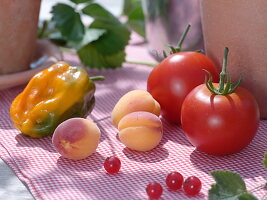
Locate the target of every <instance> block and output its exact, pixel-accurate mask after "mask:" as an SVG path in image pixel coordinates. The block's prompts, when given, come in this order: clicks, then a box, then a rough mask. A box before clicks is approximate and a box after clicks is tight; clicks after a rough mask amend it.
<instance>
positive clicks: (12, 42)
mask: <svg viewBox="0 0 267 200" xmlns="http://www.w3.org/2000/svg"><path fill="white" fill-rule="evenodd" d="M40 3H41V0H1V1H0V47H1V48H0V74H10V73H14V72H20V71H24V70H27V69H28V68H29V65H30V63H31V61H32V56H33V51H34V48H35V44H36V35H37V28H38V17H39V10H40Z"/></svg>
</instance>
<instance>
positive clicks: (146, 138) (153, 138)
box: [118, 111, 163, 151]
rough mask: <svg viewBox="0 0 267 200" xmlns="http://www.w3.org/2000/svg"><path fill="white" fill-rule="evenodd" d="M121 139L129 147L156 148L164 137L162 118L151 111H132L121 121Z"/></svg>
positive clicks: (119, 126)
mask: <svg viewBox="0 0 267 200" xmlns="http://www.w3.org/2000/svg"><path fill="white" fill-rule="evenodd" d="M118 130H119V139H120V141H121V142H122V143H123V144H124V145H125V146H126V147H128V148H129V149H132V150H136V151H149V150H151V149H153V148H155V147H156V146H157V145H158V144H159V143H160V140H161V138H162V134H163V129H162V123H161V120H160V118H159V117H158V116H157V115H155V114H152V113H149V112H143V111H141V112H132V113H129V114H127V115H125V116H124V117H123V118H122V119H121V120H120V122H119V125H118Z"/></svg>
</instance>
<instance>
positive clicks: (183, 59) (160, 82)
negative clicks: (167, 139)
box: [147, 51, 219, 123]
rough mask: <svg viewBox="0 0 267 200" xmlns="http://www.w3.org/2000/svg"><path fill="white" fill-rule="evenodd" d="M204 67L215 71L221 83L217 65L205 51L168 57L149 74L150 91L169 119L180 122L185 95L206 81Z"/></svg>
mask: <svg viewBox="0 0 267 200" xmlns="http://www.w3.org/2000/svg"><path fill="white" fill-rule="evenodd" d="M203 69H206V70H207V71H209V72H210V73H211V74H212V76H213V80H214V82H218V80H219V75H218V72H217V71H216V66H215V64H214V63H213V62H212V61H211V60H210V59H209V58H208V57H207V56H205V55H204V54H201V53H197V52H191V51H188V52H179V53H174V54H172V55H170V56H168V57H167V58H165V59H164V60H163V61H162V62H161V63H160V64H159V65H158V66H156V67H155V68H154V69H153V70H152V71H151V73H150V74H149V77H148V80H147V90H148V92H150V94H151V95H152V96H153V97H154V98H155V99H156V100H157V101H158V102H159V104H160V106H161V109H162V113H161V114H162V116H163V117H164V118H165V119H167V120H168V121H169V122H173V123H180V115H181V107H182V103H183V101H184V99H185V97H186V95H187V94H188V93H189V92H190V91H191V90H192V89H193V88H195V87H196V86H198V85H200V84H202V83H204V81H205V75H206V74H205V72H204V71H203Z"/></svg>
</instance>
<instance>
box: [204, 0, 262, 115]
mask: <svg viewBox="0 0 267 200" xmlns="http://www.w3.org/2000/svg"><path fill="white" fill-rule="evenodd" d="M266 13H267V1H266V0H253V1H251V0H243V1H242V3H241V2H240V0H231V1H225V0H216V1H214V0H201V16H202V29H203V34H204V45H205V50H206V53H207V55H208V56H210V57H211V58H212V59H213V60H214V61H215V63H216V64H217V66H218V68H219V69H221V64H222V58H223V52H224V48H225V47H228V48H229V56H228V72H229V73H230V74H231V76H232V79H233V80H237V79H238V78H239V75H240V73H242V75H243V82H242V84H241V85H242V86H243V87H245V88H247V89H248V90H249V91H250V92H251V93H252V94H253V95H254V96H255V97H256V99H257V101H258V104H259V107H260V112H261V117H262V118H267V14H266Z"/></svg>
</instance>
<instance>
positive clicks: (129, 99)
mask: <svg viewBox="0 0 267 200" xmlns="http://www.w3.org/2000/svg"><path fill="white" fill-rule="evenodd" d="M137 111H146V112H150V113H153V114H155V115H157V116H159V115H160V105H159V103H158V102H157V101H156V100H155V99H154V98H153V97H152V95H151V94H150V93H149V92H147V91H145V90H132V91H130V92H128V93H126V94H125V95H123V96H122V97H121V98H120V100H119V101H118V102H117V104H116V105H115V107H114V108H113V110H112V113H111V119H112V122H113V124H114V126H115V127H116V128H117V127H118V124H119V121H120V120H121V119H122V118H123V117H124V116H125V115H127V114H129V113H132V112H137Z"/></svg>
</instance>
